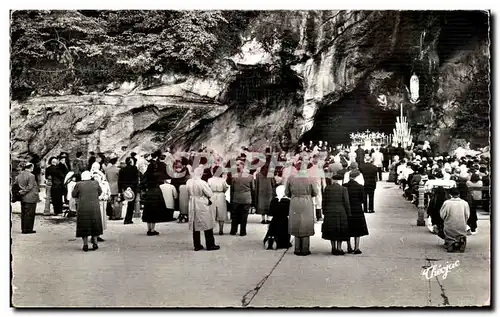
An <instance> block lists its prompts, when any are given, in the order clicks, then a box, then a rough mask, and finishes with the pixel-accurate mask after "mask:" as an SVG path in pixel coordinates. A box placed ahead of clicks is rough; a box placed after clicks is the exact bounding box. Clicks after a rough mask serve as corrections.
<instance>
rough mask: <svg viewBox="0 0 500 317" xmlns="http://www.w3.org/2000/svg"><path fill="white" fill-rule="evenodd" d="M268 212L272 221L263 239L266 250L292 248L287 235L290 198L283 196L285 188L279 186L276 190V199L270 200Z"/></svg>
mask: <svg viewBox="0 0 500 317" xmlns="http://www.w3.org/2000/svg"><path fill="white" fill-rule="evenodd" d="M269 211H270V212H271V213H272V215H273V219H272V220H271V223H270V224H269V228H268V230H267V233H266V236H265V238H264V245H266V244H267V249H268V250H269V249H288V248H289V247H291V246H292V244H291V243H290V234H289V233H288V213H289V211H290V198H288V197H286V195H285V186H283V185H279V186H278V187H277V188H276V197H274V198H273V199H272V200H271V204H270V206H269Z"/></svg>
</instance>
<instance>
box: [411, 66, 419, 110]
mask: <svg viewBox="0 0 500 317" xmlns="http://www.w3.org/2000/svg"><path fill="white" fill-rule="evenodd" d="M419 88H420V87H419V81H418V77H417V75H415V73H413V75H412V76H411V78H410V102H411V103H412V104H417V103H418V102H419V101H420V100H419V99H418V97H419V95H418V93H419Z"/></svg>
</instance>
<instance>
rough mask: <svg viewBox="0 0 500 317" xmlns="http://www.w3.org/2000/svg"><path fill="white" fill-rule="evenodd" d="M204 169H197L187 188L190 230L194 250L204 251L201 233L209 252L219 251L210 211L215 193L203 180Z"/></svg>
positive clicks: (212, 216)
mask: <svg viewBox="0 0 500 317" xmlns="http://www.w3.org/2000/svg"><path fill="white" fill-rule="evenodd" d="M202 176H203V168H200V167H198V168H196V169H195V170H194V173H193V178H191V179H190V180H188V181H187V183H186V188H187V192H188V198H189V229H190V230H193V244H194V250H195V251H199V250H202V249H204V247H203V245H201V239H200V231H204V232H205V242H206V245H207V250H208V251H212V250H219V249H220V247H219V246H218V245H216V244H215V238H214V231H213V229H214V227H215V218H214V215H213V213H212V211H211V210H210V205H211V204H212V202H211V200H210V199H213V192H212V190H211V189H210V187H209V186H208V183H207V182H205V181H204V180H202V179H201V177H202Z"/></svg>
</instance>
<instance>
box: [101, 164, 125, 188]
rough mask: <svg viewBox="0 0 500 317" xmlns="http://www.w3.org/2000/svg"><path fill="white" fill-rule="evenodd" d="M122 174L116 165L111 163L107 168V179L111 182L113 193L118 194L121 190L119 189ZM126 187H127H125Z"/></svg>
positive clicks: (110, 186)
mask: <svg viewBox="0 0 500 317" xmlns="http://www.w3.org/2000/svg"><path fill="white" fill-rule="evenodd" d="M119 174H120V169H119V168H118V167H117V166H115V165H111V166H110V167H108V168H107V169H106V179H107V181H108V183H109V189H110V190H111V195H118V194H119V190H118V178H119V177H118V176H119ZM125 189H126V188H125Z"/></svg>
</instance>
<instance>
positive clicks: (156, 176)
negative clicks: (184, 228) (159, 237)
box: [142, 161, 174, 223]
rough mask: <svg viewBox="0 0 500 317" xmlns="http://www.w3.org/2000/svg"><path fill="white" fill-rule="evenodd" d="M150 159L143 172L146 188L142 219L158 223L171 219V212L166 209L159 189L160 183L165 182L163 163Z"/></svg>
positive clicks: (165, 173) (165, 172)
mask: <svg viewBox="0 0 500 317" xmlns="http://www.w3.org/2000/svg"><path fill="white" fill-rule="evenodd" d="M161 163H162V162H156V161H151V163H150V164H149V165H148V169H147V170H146V173H145V174H144V183H143V186H144V187H145V188H146V192H145V194H144V211H143V213H142V221H143V222H147V223H158V222H168V221H172V220H174V219H173V214H172V213H171V212H168V211H167V206H166V205H165V200H163V195H162V193H161V190H160V185H161V184H163V183H164V182H165V179H166V175H167V171H166V167H165V166H166V165H165V163H163V164H161Z"/></svg>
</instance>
